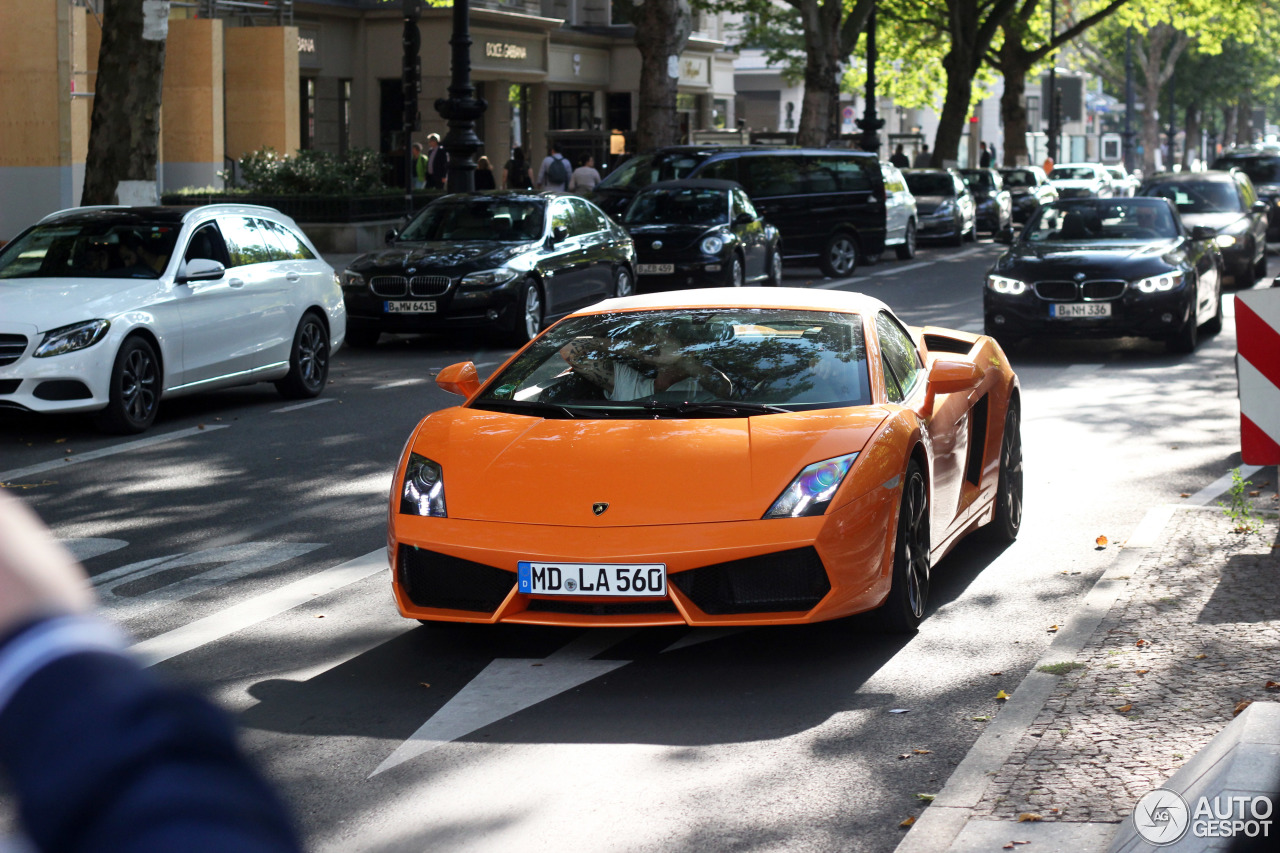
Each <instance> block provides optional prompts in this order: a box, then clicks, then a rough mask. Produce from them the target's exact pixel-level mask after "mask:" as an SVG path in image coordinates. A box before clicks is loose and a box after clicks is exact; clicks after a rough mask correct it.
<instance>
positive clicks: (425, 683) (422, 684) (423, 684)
mask: <svg viewBox="0 0 1280 853" xmlns="http://www.w3.org/2000/svg"><path fill="white" fill-rule="evenodd" d="M418 684H419V685H421V686H422V687H430V686H431V685H430V684H427V682H425V681H419V682H418Z"/></svg>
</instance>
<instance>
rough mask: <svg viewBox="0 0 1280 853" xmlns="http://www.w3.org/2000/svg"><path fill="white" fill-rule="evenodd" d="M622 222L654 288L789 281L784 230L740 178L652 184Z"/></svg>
mask: <svg viewBox="0 0 1280 853" xmlns="http://www.w3.org/2000/svg"><path fill="white" fill-rule="evenodd" d="M622 225H623V227H624V228H626V229H627V232H628V233H630V234H631V238H632V240H634V241H635V247H636V273H637V274H638V275H639V276H640V283H641V284H642V285H644V286H646V287H647V288H649V289H657V290H668V289H672V288H677V287H686V286H690V285H696V286H702V287H705V286H707V285H713V286H714V285H725V286H728V287H742V286H743V285H745V284H769V285H779V284H781V283H782V250H781V248H780V246H779V236H778V229H777V228H774V227H773V226H772V225H770V224H768V223H766V222H765V221H764V220H763V219H762V218H761V217H760V214H759V213H757V212H756V209H755V207H754V206H753V205H752V204H751V199H749V198H748V197H747V193H746V191H745V190H743V188H742V187H741V186H739V185H738V184H737V183H735V182H733V181H716V180H683V181H662V182H660V183H656V184H651V185H650V186H648V187H646V188H645V189H644V190H642V191H641V192H640V193H639V194H637V195H636V197H635V200H634V201H632V202H631V205H630V207H628V208H627V212H626V213H625V214H623V216H622Z"/></svg>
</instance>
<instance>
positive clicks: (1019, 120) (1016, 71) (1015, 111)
mask: <svg viewBox="0 0 1280 853" xmlns="http://www.w3.org/2000/svg"><path fill="white" fill-rule="evenodd" d="M1006 38H1007V36H1006ZM1002 53H1003V51H1002ZM1001 66H1002V68H1003V74H1004V94H1003V95H1001V96H1000V120H1001V121H1002V122H1003V123H1004V165H1006V166H1018V165H1026V164H1029V163H1030V162H1031V159H1030V158H1031V154H1030V152H1028V151H1027V103H1026V92H1027V66H1026V65H1024V64H1022V63H1019V62H1016V61H1012V60H1010V61H1007V62H1002V63H1001Z"/></svg>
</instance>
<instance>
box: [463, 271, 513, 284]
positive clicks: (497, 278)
mask: <svg viewBox="0 0 1280 853" xmlns="http://www.w3.org/2000/svg"><path fill="white" fill-rule="evenodd" d="M519 277H520V273H518V272H516V271H515V270H509V269H498V270H485V271H484V272H473V273H471V274H470V275H467V276H463V278H462V286H463V287H501V286H502V285H504V284H510V283H511V282H513V281H515V280H516V279H517V278H519Z"/></svg>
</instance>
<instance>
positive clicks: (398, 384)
mask: <svg viewBox="0 0 1280 853" xmlns="http://www.w3.org/2000/svg"><path fill="white" fill-rule="evenodd" d="M426 381H427V380H425V379H397V380H396V381H395V382H387V383H384V384H382V385H374V386H373V390H374V391H386V390H387V389H388V388H403V387H405V386H406V385H421V384H422V383H424V382H426Z"/></svg>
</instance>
